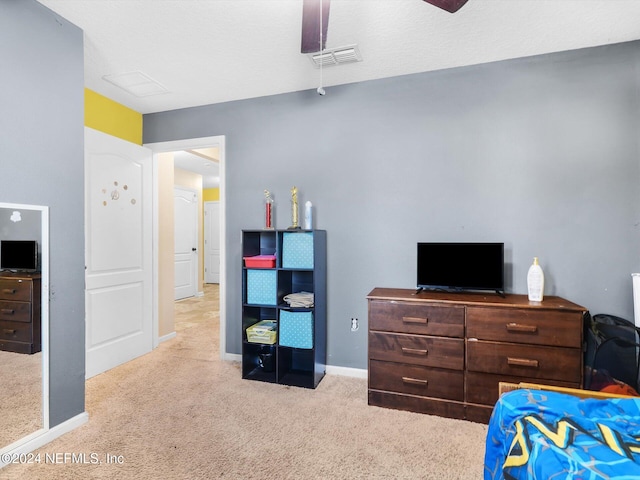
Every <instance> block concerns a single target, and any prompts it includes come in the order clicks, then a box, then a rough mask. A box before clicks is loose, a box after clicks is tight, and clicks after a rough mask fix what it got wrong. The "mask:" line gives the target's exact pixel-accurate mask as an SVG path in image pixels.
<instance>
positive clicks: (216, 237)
mask: <svg viewBox="0 0 640 480" xmlns="http://www.w3.org/2000/svg"><path fill="white" fill-rule="evenodd" d="M204 281H205V283H220V202H218V201H215V202H205V203H204Z"/></svg>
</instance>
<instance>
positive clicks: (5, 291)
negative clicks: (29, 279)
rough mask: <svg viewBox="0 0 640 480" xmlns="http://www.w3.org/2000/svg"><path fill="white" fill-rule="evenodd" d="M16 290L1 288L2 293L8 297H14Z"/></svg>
mask: <svg viewBox="0 0 640 480" xmlns="http://www.w3.org/2000/svg"><path fill="white" fill-rule="evenodd" d="M16 292H17V290H16V289H15V288H3V289H2V293H8V294H9V295H15V294H16Z"/></svg>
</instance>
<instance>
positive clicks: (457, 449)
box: [0, 286, 487, 480]
mask: <svg viewBox="0 0 640 480" xmlns="http://www.w3.org/2000/svg"><path fill="white" fill-rule="evenodd" d="M176 319H177V324H176V330H177V337H176V338H175V339H172V340H170V341H167V342H164V343H163V344H161V345H160V346H159V347H158V348H157V349H156V350H154V351H153V352H151V353H149V354H147V355H144V356H143V357H140V358H138V359H136V360H133V361H131V362H128V363H126V364H124V365H121V366H119V367H117V368H114V369H113V370H110V371H108V372H106V373H103V374H101V375H98V376H96V377H94V378H92V379H90V380H88V381H87V400H86V404H87V406H86V408H87V411H88V413H89V422H88V423H87V424H85V425H83V426H82V427H80V428H78V429H76V430H74V431H72V432H70V433H68V434H66V435H64V436H62V437H60V438H58V439H56V440H54V441H53V442H51V443H49V444H48V445H46V446H45V447H43V448H42V449H40V450H38V451H36V452H34V454H35V455H38V454H39V455H40V463H39V464H30V465H29V464H27V465H9V466H8V467H6V468H4V469H2V470H0V478H3V479H7V480H13V479H16V480H17V479H47V480H56V479H64V480H72V479H83V480H84V479H141V480H142V479H214V478H225V479H425V480H428V479H434V480H443V479H447V480H456V479H464V480H466V479H480V478H482V463H483V456H484V438H485V435H486V429H487V427H486V425H481V424H476V423H471V422H466V421H463V420H451V419H446V418H440V417H436V416H430V415H421V414H417V413H411V412H402V411H396V410H389V409H383V408H378V407H372V406H368V405H367V382H366V380H363V379H355V378H349V377H342V376H335V375H328V376H326V377H325V378H324V379H323V380H322V381H321V382H320V384H319V386H318V388H317V389H315V390H312V389H304V388H297V387H288V386H284V385H274V384H268V383H262V382H256V381H250V380H242V379H241V372H240V365H239V364H237V363H234V362H224V361H221V360H220V359H219V351H218V344H219V341H218V333H219V322H218V303H217V287H213V286H207V294H206V295H205V297H202V298H194V299H189V300H187V301H181V302H178V303H176ZM65 454H66V455H65ZM108 459H111V460H112V462H111V463H108ZM74 460H75V462H74ZM94 460H95V461H98V462H100V463H96V464H94V463H92V462H93V461H94ZM78 462H80V463H78Z"/></svg>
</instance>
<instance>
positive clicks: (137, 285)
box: [85, 128, 153, 378]
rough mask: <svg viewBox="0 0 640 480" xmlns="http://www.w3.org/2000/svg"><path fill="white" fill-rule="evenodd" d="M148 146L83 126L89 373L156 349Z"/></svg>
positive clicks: (150, 165)
mask: <svg viewBox="0 0 640 480" xmlns="http://www.w3.org/2000/svg"><path fill="white" fill-rule="evenodd" d="M151 169H152V163H151V150H150V149H148V148H145V147H141V146H139V145H135V144H133V143H130V142H127V141H124V140H121V139H119V138H116V137H112V136H111V135H107V134H104V133H101V132H98V131H96V130H93V129H90V128H85V217H86V218H85V222H86V223H85V242H86V246H85V247H86V252H85V261H86V278H85V282H86V287H85V288H86V293H85V298H86V300H85V301H86V349H87V358H86V377H87V378H90V377H92V376H94V375H97V374H99V373H101V372H104V371H106V370H108V369H110V368H113V367H115V366H117V365H120V364H121V363H124V362H127V361H129V360H131V359H133V358H136V357H138V356H140V355H143V354H145V353H147V352H149V351H151V349H152V347H153V331H152V324H153V308H152V304H153V290H152V278H153V276H152V268H153V267H152V179H153V176H152V170H151Z"/></svg>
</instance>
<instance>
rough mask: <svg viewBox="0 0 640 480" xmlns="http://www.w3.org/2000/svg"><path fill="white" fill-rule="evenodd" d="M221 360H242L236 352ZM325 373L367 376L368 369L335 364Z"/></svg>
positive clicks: (357, 376)
mask: <svg viewBox="0 0 640 480" xmlns="http://www.w3.org/2000/svg"><path fill="white" fill-rule="evenodd" d="M222 360H225V361H227V362H242V355H240V354H237V353H225V354H224V355H223V356H222ZM326 372H327V375H341V376H343V377H354V378H369V371H368V370H367V369H366V368H351V367H339V366H336V365H327V366H326Z"/></svg>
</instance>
